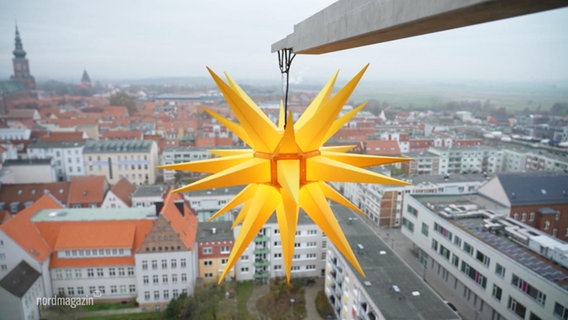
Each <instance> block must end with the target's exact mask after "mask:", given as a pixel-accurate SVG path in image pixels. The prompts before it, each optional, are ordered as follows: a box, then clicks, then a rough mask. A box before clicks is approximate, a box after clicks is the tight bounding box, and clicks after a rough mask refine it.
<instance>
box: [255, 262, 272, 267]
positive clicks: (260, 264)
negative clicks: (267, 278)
mask: <svg viewBox="0 0 568 320" xmlns="http://www.w3.org/2000/svg"><path fill="white" fill-rule="evenodd" d="M269 265H270V261H268V260H256V261H255V262H254V267H255V268H261V267H267V266H269Z"/></svg>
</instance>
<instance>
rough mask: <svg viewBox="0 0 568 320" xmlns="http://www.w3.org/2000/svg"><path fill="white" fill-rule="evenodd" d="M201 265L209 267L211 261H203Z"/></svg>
mask: <svg viewBox="0 0 568 320" xmlns="http://www.w3.org/2000/svg"><path fill="white" fill-rule="evenodd" d="M203 265H204V266H211V265H213V261H212V260H205V261H203Z"/></svg>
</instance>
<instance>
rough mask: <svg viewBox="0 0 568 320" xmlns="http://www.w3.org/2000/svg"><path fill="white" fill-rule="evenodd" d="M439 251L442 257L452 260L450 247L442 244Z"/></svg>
mask: <svg viewBox="0 0 568 320" xmlns="http://www.w3.org/2000/svg"><path fill="white" fill-rule="evenodd" d="M439 253H440V255H441V256H442V257H444V258H446V260H450V250H448V248H446V247H444V246H443V245H440V251H439Z"/></svg>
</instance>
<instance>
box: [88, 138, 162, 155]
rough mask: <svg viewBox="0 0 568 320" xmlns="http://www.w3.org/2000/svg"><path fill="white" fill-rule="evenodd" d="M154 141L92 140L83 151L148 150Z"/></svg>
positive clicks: (118, 151)
mask: <svg viewBox="0 0 568 320" xmlns="http://www.w3.org/2000/svg"><path fill="white" fill-rule="evenodd" d="M153 143H155V142H154V141H152V140H104V141H92V140H91V141H87V143H86V144H85V149H83V153H85V154H88V153H114V152H116V153H120V152H129V153H131V152H148V151H150V149H151V147H152V144H153Z"/></svg>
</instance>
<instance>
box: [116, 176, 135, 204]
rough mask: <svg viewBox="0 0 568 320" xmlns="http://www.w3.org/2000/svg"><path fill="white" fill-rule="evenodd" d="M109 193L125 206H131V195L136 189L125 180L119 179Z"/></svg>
mask: <svg viewBox="0 0 568 320" xmlns="http://www.w3.org/2000/svg"><path fill="white" fill-rule="evenodd" d="M110 191H111V192H112V193H113V194H114V195H115V196H116V197H117V198H119V199H120V200H122V202H124V204H126V205H127V206H129V207H130V206H131V205H132V194H133V193H134V192H135V191H136V187H135V186H134V185H132V183H130V181H128V180H127V179H124V178H121V179H120V180H119V181H118V182H117V183H116V184H115V185H114V186H113V187H112V188H111V189H110Z"/></svg>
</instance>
